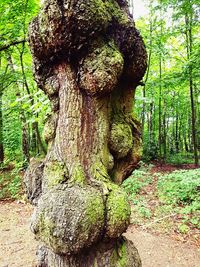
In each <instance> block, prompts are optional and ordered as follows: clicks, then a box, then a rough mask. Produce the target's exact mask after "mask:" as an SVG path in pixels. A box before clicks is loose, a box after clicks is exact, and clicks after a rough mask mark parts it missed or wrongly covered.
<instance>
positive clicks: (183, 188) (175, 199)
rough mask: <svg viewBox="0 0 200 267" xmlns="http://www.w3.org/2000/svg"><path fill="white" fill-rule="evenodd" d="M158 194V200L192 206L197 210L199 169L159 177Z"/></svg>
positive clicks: (199, 185)
mask: <svg viewBox="0 0 200 267" xmlns="http://www.w3.org/2000/svg"><path fill="white" fill-rule="evenodd" d="M158 194H159V197H160V199H162V200H163V201H165V202H167V203H171V204H182V205H188V204H189V205H191V206H194V207H193V208H195V210H197V209H199V208H200V207H199V204H198V203H199V200H200V169H194V170H181V171H174V172H172V173H170V174H165V175H163V176H161V175H160V176H159V180H158Z"/></svg>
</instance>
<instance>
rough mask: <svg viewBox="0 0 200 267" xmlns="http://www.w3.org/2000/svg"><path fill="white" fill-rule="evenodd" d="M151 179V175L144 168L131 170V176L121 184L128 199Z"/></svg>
mask: <svg viewBox="0 0 200 267" xmlns="http://www.w3.org/2000/svg"><path fill="white" fill-rule="evenodd" d="M151 181H152V177H151V175H150V174H149V173H148V172H146V171H145V170H141V169H139V170H135V171H134V172H132V174H131V176H130V177H129V178H128V179H126V180H125V181H124V182H123V184H122V186H123V188H124V189H125V191H126V192H127V194H128V195H129V199H133V198H134V197H135V195H136V194H137V193H139V192H140V190H141V189H142V188H143V187H144V186H146V185H147V184H149V183H150V182H151Z"/></svg>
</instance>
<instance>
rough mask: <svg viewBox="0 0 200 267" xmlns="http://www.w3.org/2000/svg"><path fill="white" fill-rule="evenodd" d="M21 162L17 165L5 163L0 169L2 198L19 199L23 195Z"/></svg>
mask: <svg viewBox="0 0 200 267" xmlns="http://www.w3.org/2000/svg"><path fill="white" fill-rule="evenodd" d="M20 165H21V163H20V164H19V165H18V166H16V167H15V168H14V169H12V168H13V166H14V165H7V166H6V165H4V166H1V169H0V199H5V198H9V199H18V198H20V196H21V195H22V175H23V173H22V171H21V169H22V168H21V166H20Z"/></svg>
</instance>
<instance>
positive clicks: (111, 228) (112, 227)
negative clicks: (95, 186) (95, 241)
mask: <svg viewBox="0 0 200 267" xmlns="http://www.w3.org/2000/svg"><path fill="white" fill-rule="evenodd" d="M106 208H107V235H108V236H109V237H117V236H119V235H121V234H122V233H123V232H124V231H125V230H126V228H127V227H128V225H129V220H130V215H131V209H130V205H129V203H128V198H127V195H126V193H125V192H124V191H123V190H122V189H121V188H120V187H118V186H117V185H115V187H114V186H113V190H112V192H110V194H109V196H108V199H107V205H106Z"/></svg>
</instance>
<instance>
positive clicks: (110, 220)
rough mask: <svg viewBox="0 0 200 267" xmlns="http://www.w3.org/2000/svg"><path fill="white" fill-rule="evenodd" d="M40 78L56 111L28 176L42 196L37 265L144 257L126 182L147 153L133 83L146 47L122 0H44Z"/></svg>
mask: <svg viewBox="0 0 200 267" xmlns="http://www.w3.org/2000/svg"><path fill="white" fill-rule="evenodd" d="M29 43H30V47H31V52H32V55H33V64H34V72H35V78H36V81H37V83H38V86H39V87H40V88H41V89H42V90H44V92H45V93H46V94H47V95H48V97H49V99H50V101H51V104H52V116H51V118H49V119H48V121H47V123H46V125H45V128H44V137H45V139H46V142H47V143H48V153H47V156H46V158H45V159H44V161H43V162H41V161H36V160H32V162H31V165H30V167H29V169H28V171H27V173H26V176H25V182H26V186H27V191H28V196H29V198H30V200H31V201H32V202H33V203H34V204H36V209H35V212H34V215H33V218H32V224H31V229H32V231H33V232H34V233H35V235H36V238H37V239H38V240H40V242H41V244H42V245H41V246H40V247H39V249H38V251H37V254H38V265H37V266H49V267H53V266H58V267H66V266H70V267H77V266H80V267H83V266H87V267H89V266H98V267H100V266H103V267H104V266H113V267H115V266H119V267H120V266H130V267H133V266H141V262H140V259H139V255H138V252H137V250H136V249H135V248H134V246H133V244H132V243H131V242H129V241H127V240H126V239H125V238H123V237H122V233H123V232H124V231H125V230H126V229H127V227H128V225H129V218H130V207H129V204H128V201H127V197H126V194H125V193H124V192H123V190H122V189H121V188H120V187H119V185H117V184H120V183H121V182H122V180H123V179H125V178H126V177H127V176H128V175H129V174H130V173H131V171H132V170H133V169H134V167H135V166H136V164H137V162H138V160H139V158H140V124H139V123H138V121H137V120H136V119H135V118H134V115H133V100H134V93H135V88H136V86H137V85H138V84H139V82H140V80H141V79H142V77H143V75H144V72H145V69H146V51H145V47H144V43H143V41H142V38H141V36H140V34H139V32H138V31H137V30H136V28H135V25H134V22H133V21H132V18H131V16H130V15H129V11H128V5H127V2H126V1H125V0H71V1H70V0H46V1H44V3H43V6H42V8H41V11H40V13H39V15H38V16H37V17H36V18H35V19H34V20H33V21H32V23H31V24H30V28H29Z"/></svg>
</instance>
